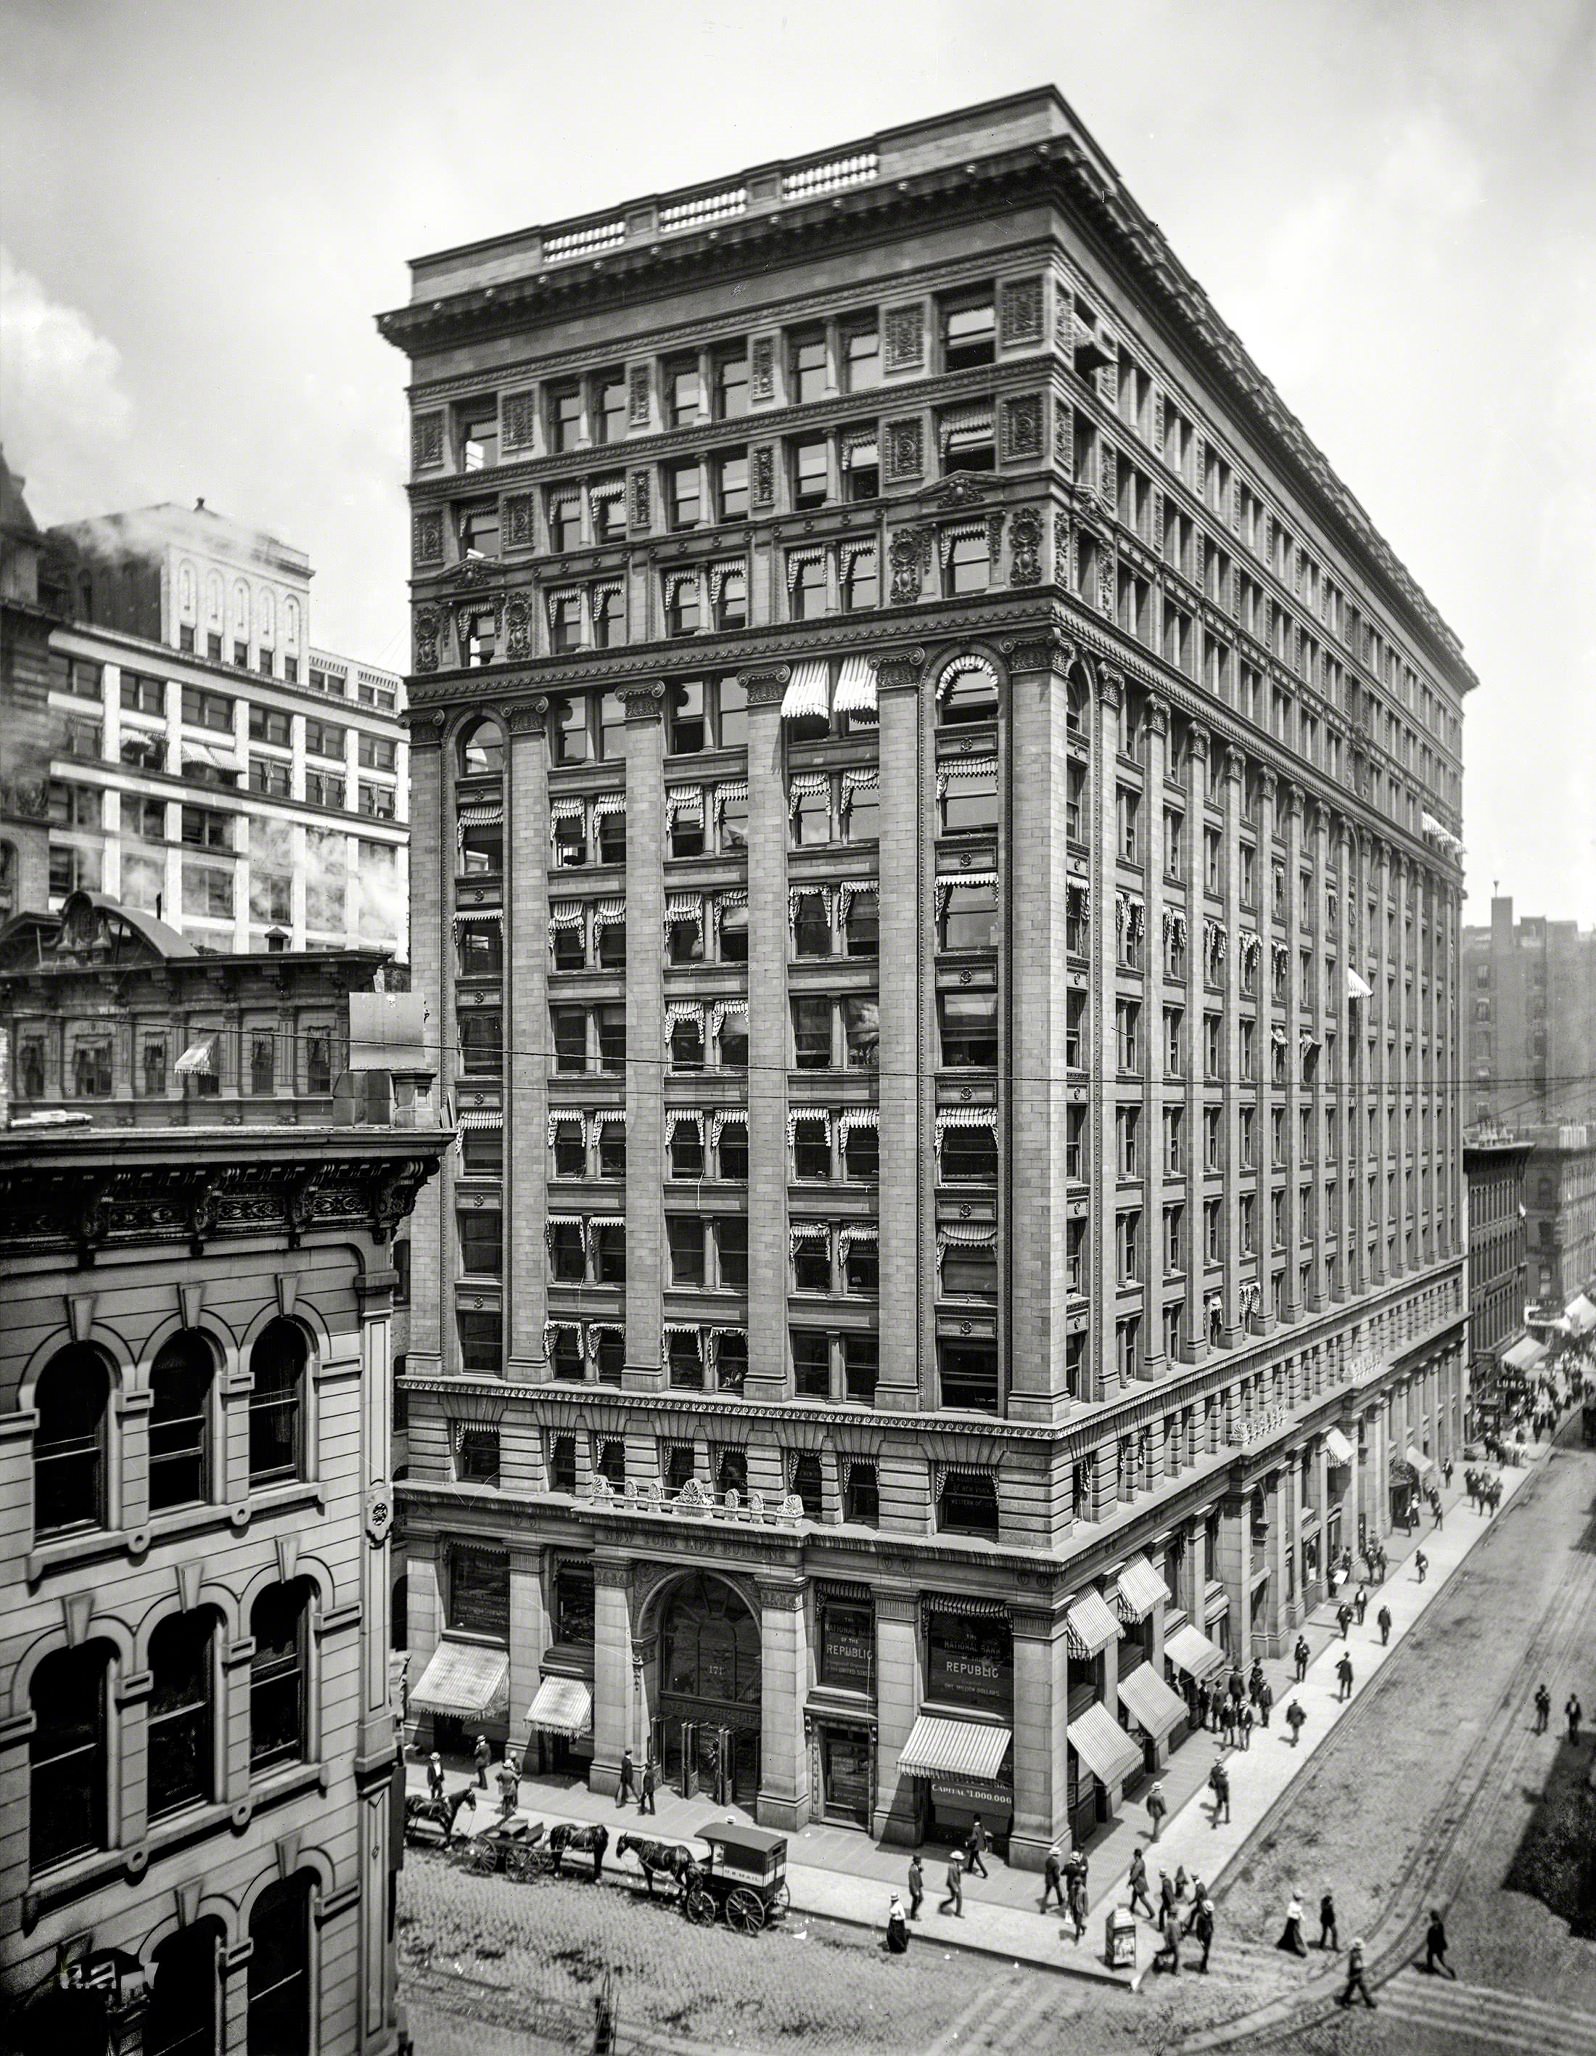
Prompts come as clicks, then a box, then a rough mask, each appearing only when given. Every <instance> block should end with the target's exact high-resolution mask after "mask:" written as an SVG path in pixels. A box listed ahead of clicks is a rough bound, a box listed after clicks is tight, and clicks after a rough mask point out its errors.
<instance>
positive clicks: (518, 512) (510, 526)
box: [502, 493, 535, 550]
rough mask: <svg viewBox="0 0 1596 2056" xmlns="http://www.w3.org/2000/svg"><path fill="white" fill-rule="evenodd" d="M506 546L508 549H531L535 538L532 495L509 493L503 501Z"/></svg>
mask: <svg viewBox="0 0 1596 2056" xmlns="http://www.w3.org/2000/svg"><path fill="white" fill-rule="evenodd" d="M502 511H503V518H504V546H505V548H506V549H507V550H529V549H531V547H532V544H533V541H534V540H535V529H534V526H533V514H532V495H531V494H530V493H507V494H506V495H505V498H504V501H503V503H502Z"/></svg>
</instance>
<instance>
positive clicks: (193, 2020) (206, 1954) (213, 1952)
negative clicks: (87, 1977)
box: [144, 1920, 223, 2056]
mask: <svg viewBox="0 0 1596 2056" xmlns="http://www.w3.org/2000/svg"><path fill="white" fill-rule="evenodd" d="M222 1940H223V1935H222V1926H221V1923H220V1921H216V1920H197V1921H195V1923H194V1924H193V1926H192V1927H186V1928H179V1929H178V1931H177V1933H176V1934H175V1935H168V1936H167V1938H166V1940H165V1941H164V1942H162V1944H161V1945H160V1947H159V1948H158V1949H157V1950H156V1952H155V1978H154V1981H153V1983H152V1984H151V1986H150V2008H149V2011H148V2013H146V2014H145V2016H144V2056H212V2051H213V2050H214V2049H215V2047H216V2028H217V2015H218V2011H219V2006H218V2001H219V1998H220V1978H219V1975H218V1969H217V1960H218V1954H219V1951H220V1949H221V1945H222Z"/></svg>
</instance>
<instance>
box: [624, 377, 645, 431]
mask: <svg viewBox="0 0 1596 2056" xmlns="http://www.w3.org/2000/svg"><path fill="white" fill-rule="evenodd" d="M648 386H649V371H648V366H647V365H646V364H634V365H633V366H632V368H631V370H630V371H629V372H628V373H627V377H626V412H627V418H628V420H629V422H630V424H631V426H632V427H633V428H647V426H648Z"/></svg>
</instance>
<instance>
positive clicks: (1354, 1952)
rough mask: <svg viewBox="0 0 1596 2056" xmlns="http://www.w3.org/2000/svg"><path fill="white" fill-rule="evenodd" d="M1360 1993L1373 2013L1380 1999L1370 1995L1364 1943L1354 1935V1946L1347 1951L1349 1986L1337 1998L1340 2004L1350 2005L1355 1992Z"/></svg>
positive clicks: (1337, 2002)
mask: <svg viewBox="0 0 1596 2056" xmlns="http://www.w3.org/2000/svg"><path fill="white" fill-rule="evenodd" d="M1354 1992H1356V1993H1358V1994H1359V1995H1360V1996H1361V1997H1362V2000H1363V2003H1364V2005H1365V2006H1367V2007H1368V2008H1369V2010H1370V2012H1371V2013H1372V2012H1373V2010H1374V2008H1375V2007H1376V2006H1377V2005H1378V2004H1379V2001H1378V2000H1376V1999H1372V1998H1371V1997H1370V1996H1369V1987H1368V1986H1367V1985H1366V1984H1365V1983H1364V1981H1363V1943H1362V1942H1361V1941H1360V1940H1359V1939H1358V1937H1357V1936H1354V1937H1353V1940H1352V1947H1351V1948H1350V1949H1349V1950H1348V1951H1347V1988H1346V1990H1345V1991H1344V1992H1342V1993H1341V1994H1340V1995H1339V1996H1338V1997H1337V1999H1336V2004H1337V2005H1338V2006H1350V2005H1351V2004H1352V1995H1353V1993H1354Z"/></svg>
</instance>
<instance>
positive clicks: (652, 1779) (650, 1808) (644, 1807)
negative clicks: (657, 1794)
mask: <svg viewBox="0 0 1596 2056" xmlns="http://www.w3.org/2000/svg"><path fill="white" fill-rule="evenodd" d="M658 1783H659V1772H658V1770H657V1769H656V1768H655V1765H654V1755H653V1751H652V1750H650V1752H649V1754H648V1755H647V1756H645V1757H644V1758H643V1789H642V1791H641V1792H640V1793H639V1794H638V1797H637V1810H638V1812H639V1813H658V1811H659V1808H658V1807H657V1806H656V1805H655V1804H654V1789H655V1787H656V1786H657V1785H658Z"/></svg>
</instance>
